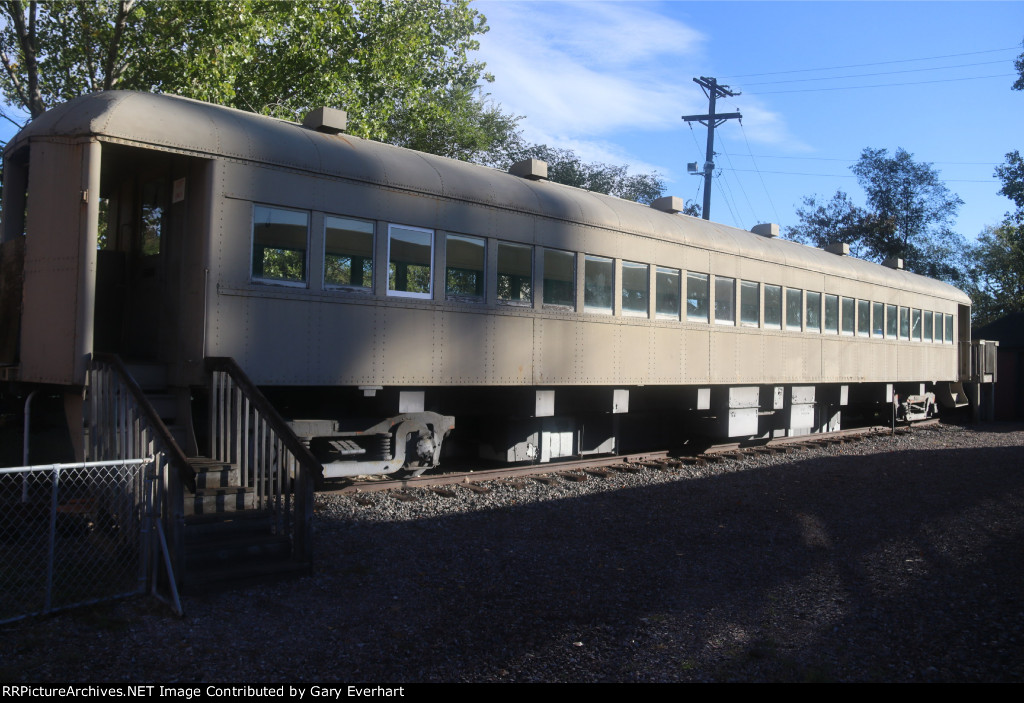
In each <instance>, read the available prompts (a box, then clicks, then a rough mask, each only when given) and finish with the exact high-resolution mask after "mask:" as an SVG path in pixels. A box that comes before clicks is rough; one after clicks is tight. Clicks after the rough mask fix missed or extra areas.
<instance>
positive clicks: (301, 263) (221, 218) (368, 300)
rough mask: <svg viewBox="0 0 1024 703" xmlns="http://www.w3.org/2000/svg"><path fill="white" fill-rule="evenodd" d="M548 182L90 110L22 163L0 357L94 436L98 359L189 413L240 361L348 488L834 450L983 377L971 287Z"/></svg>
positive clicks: (173, 100) (68, 113)
mask: <svg viewBox="0 0 1024 703" xmlns="http://www.w3.org/2000/svg"><path fill="white" fill-rule="evenodd" d="M545 175H546V168H545V166H544V164H543V163H540V162H524V163H522V164H517V166H516V167H514V168H513V169H512V172H510V173H504V172H499V171H496V170H493V169H490V168H485V167H481V166H477V165H473V164H468V163H463V162H459V161H453V160H450V159H445V158H442V157H438V156H433V155H429V154H422V153H418V152H414V151H410V150H407V149H402V148H399V147H394V146H390V145H387V144H380V143H377V142H372V141H366V140H363V139H359V138H355V137H351V136H348V135H346V134H345V133H344V113H340V112H339V111H334V110H327V109H321V110H318V111H316V112H315V113H312V114H311V115H310V116H309V117H308V118H307V119H306V121H305V123H304V124H301V125H300V124H295V123H291V122H285V121H281V120H277V119H271V118H267V117H262V116H259V115H255V114H250V113H246V112H241V111H238V110H233V109H228V108H224V107H219V106H214V105H209V104H205V103H201V102H196V101H193V100H187V99H183V98H177V97H172V96H166V95H153V94H144V93H131V92H106V93H97V94H93V95H89V96H85V97H82V98H79V99H76V100H73V101H71V102H69V103H67V104H64V105H61V106H59V107H56V108H54V109H52V110H50V111H49V112H47V113H46V114H44V115H42V116H40V117H39V118H38V119H36V120H35V121H33V122H32V123H31V124H30V125H29V126H27V127H26V128H25V129H23V130H22V131H21V132H20V133H19V134H18V135H17V136H16V137H15V138H13V139H12V140H11V141H10V142H9V143H8V145H7V147H6V149H5V153H4V190H3V214H4V222H3V251H4V255H5V259H4V262H5V263H4V276H5V279H4V280H5V287H4V293H3V297H4V299H3V301H2V302H3V305H4V307H3V311H4V316H5V317H4V329H3V333H2V340H0V341H2V342H3V348H2V350H0V351H2V354H3V357H2V358H0V362H2V363H4V364H6V366H5V367H4V373H5V375H6V378H7V379H9V380H16V381H18V382H21V383H30V384H55V385H57V386H61V387H64V388H66V389H68V398H69V401H68V407H69V416H71V417H74V416H75V413H76V412H79V411H78V410H77V409H76V408H78V407H80V398H81V395H82V392H81V389H82V388H83V387H85V386H86V384H87V369H88V365H89V359H90V357H91V355H93V354H94V353H98V352H114V353H117V354H119V355H121V356H122V357H124V358H127V359H131V360H134V361H135V362H140V361H141V362H148V363H150V364H158V365H160V367H161V368H163V369H166V379H167V381H166V382H167V385H168V386H170V387H172V388H176V389H179V391H180V395H182V396H185V395H187V396H188V397H190V398H195V397H197V395H201V389H203V388H205V387H206V386H207V384H208V377H207V370H206V367H205V365H204V360H206V359H208V358H210V357H233V358H234V360H235V361H236V362H237V364H238V365H239V366H240V367H241V369H243V370H244V372H245V374H247V375H248V377H249V378H250V379H251V380H252V381H253V383H255V384H256V385H257V386H259V387H260V388H262V389H263V391H264V392H265V394H266V395H267V397H268V398H269V399H270V400H271V402H272V403H274V404H275V406H276V407H277V409H278V410H279V411H280V412H281V414H282V415H283V416H284V417H285V418H287V419H288V420H289V422H290V427H291V428H292V429H293V430H294V431H295V433H296V434H297V435H298V436H299V437H301V438H302V439H303V440H304V441H305V442H306V443H307V444H308V446H309V447H310V448H311V449H312V450H313V451H314V453H315V454H316V455H317V457H318V459H319V460H321V461H322V462H323V463H324V465H325V467H326V473H327V475H328V476H341V475H352V474H362V473H370V472H391V471H395V470H397V469H400V468H403V467H405V468H410V467H412V468H418V469H422V468H425V467H429V466H433V465H436V464H437V463H438V461H439V459H440V457H441V452H442V445H443V444H444V443H447V444H448V445H449V446H451V447H453V449H449V450H446V451H454V450H455V449H459V448H461V449H463V450H466V448H467V447H469V448H470V450H471V451H473V452H477V451H479V452H481V453H482V454H484V455H485V456H494V457H498V458H501V459H505V460H511V461H526V460H531V461H532V460H536V461H546V460H549V459H552V458H556V457H559V456H566V455H580V454H586V453H589V452H610V451H615V450H621V449H623V443H624V442H629V441H631V438H640V437H647V436H652V437H653V436H661V437H664V436H666V435H667V436H669V437H681V436H689V435H696V434H711V435H718V436H725V437H734V438H738V439H745V438H756V437H764V436H771V435H777V434H800V433H810V432H817V431H822V430H825V429H829V428H832V429H834V428H838V427H839V426H840V424H841V423H842V420H843V417H844V414H847V413H849V412H850V411H851V410H852V409H853V408H857V409H858V412H859V411H860V410H862V409H864V408H868V409H869V410H870V409H872V408H876V407H883V408H886V407H888V404H890V403H892V402H893V399H894V397H897V398H898V397H900V396H902V397H904V398H905V397H907V396H913V397H914V399H915V400H916V401H917V402H918V403H920V404H921V405H920V407H919V410H920V412H922V413H929V412H931V411H932V405H933V401H934V399H936V398H937V399H938V400H940V401H944V402H945V403H947V404H962V403H964V402H966V400H967V394H966V392H965V386H964V385H963V384H964V382H966V381H972V380H978V377H977V375H971V372H970V370H969V368H968V367H969V361H964V357H963V354H965V353H968V352H969V345H967V344H966V343H967V342H969V335H970V300H969V299H968V297H967V296H966V295H965V294H964V293H962V292H961V291H959V290H957V289H956V288H954V287H952V286H950V285H947V284H945V283H942V282H940V281H935V280H930V279H927V278H924V277H922V276H918V275H915V274H912V273H909V272H907V271H904V270H901V268H900V267H899V265H898V264H894V265H893V266H892V267H885V266H880V265H877V264H873V263H869V262H866V261H861V260H857V259H855V258H852V257H850V256H846V255H844V254H845V251H843V250H842V249H836V250H835V251H834V252H828V251H822V250H818V249H814V248H810V247H807V246H803V245H800V244H796V243H793V242H789V241H784V240H781V239H778V238H777V227H773V226H759V227H756V228H755V231H753V232H746V231H741V230H737V229H734V228H731V227H726V226H724V225H720V224H715V223H712V222H706V221H703V220H699V219H695V218H692V217H688V216H685V215H682V214H679V212H678V211H679V209H680V205H679V202H678V199H675V198H663V199H661V200H660V201H658V202H656V203H655V204H654V205H653V206H651V207H648V206H644V205H640V204H637V203H634V202H629V201H624V200H620V199H617V198H614V197H609V196H604V195H598V194H595V193H591V192H587V191H582V190H578V189H575V188H571V187H567V186H563V185H559V184H556V183H551V182H549V181H547V180H546V178H545ZM22 235H25V236H22ZM19 309H20V311H21V312H20V314H18V310H19ZM964 349H967V352H965V351H964ZM133 368H140V367H133ZM140 373H141V372H140ZM989 380H991V379H989ZM185 405H188V406H189V407H188V410H189V411H191V410H193V409H195V407H198V405H197V404H194V403H193V404H191V405H190V404H188V403H185ZM186 414H187V412H186ZM79 422H80V420H79ZM188 424H190V425H191V426H192V427H199V423H191V422H190V423H188ZM452 428H456V429H455V430H454V431H452ZM204 441H205V438H204V432H203V430H202V429H199V430H198V431H197V432H195V433H189V432H186V433H185V435H184V437H183V439H181V442H182V443H184V444H185V445H187V449H186V452H195V451H197V449H201V448H202V445H203V443H204ZM636 441H639V439H637V440H636Z"/></svg>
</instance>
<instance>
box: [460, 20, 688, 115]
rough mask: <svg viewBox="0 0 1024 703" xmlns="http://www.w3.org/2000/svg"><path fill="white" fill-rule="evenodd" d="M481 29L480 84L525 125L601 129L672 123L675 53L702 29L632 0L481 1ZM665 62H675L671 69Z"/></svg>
mask: <svg viewBox="0 0 1024 703" xmlns="http://www.w3.org/2000/svg"><path fill="white" fill-rule="evenodd" d="M476 6H477V8H478V9H480V10H481V11H482V12H484V14H485V15H487V18H488V23H489V24H490V26H491V31H490V32H489V33H488V34H486V35H485V36H484V37H482V38H481V52H480V56H481V58H483V59H484V60H485V61H486V62H487V68H488V71H490V72H491V73H493V74H494V75H495V76H496V78H497V80H496V82H495V83H493V84H491V85H490V86H488V90H489V91H490V92H491V93H492V95H493V96H494V97H495V99H496V100H497V101H498V102H500V103H501V104H502V105H503V106H504V107H505V108H506V109H507V110H510V111H512V112H515V113H517V114H522V115H526V116H527V121H526V124H525V125H524V126H525V127H527V130H528V132H529V131H530V130H537V131H539V132H547V133H551V132H557V131H567V130H571V131H572V132H573V133H576V134H580V135H600V134H607V133H609V132H611V131H614V130H616V129H619V128H624V127H628V128H646V129H657V128H663V127H665V126H666V125H668V124H675V121H676V120H678V119H679V115H681V114H683V113H682V112H681V110H682V111H685V110H686V109H688V108H691V107H692V108H693V109H699V105H700V101H699V100H696V99H693V96H691V102H692V103H693V104H692V105H687V99H686V97H685V96H686V94H687V93H692V91H684V90H682V89H681V88H682V87H683V86H682V85H681V82H682V80H688V78H685V79H680V78H679V77H680V76H688V74H687V73H686V72H685V70H684V69H683V68H682V67H681V63H682V62H683V60H684V59H687V58H691V59H692V57H693V56H694V55H697V54H699V53H700V51H701V48H702V46H703V43H704V39H703V37H702V35H701V34H700V33H699V32H697V31H695V30H693V29H691V28H690V27H687V26H686V25H684V24H682V23H680V22H678V21H676V20H672V19H670V18H666V17H664V16H662V15H659V14H657V13H654V12H652V11H650V10H648V9H646V8H644V7H642V6H640V5H638V4H633V3H625V4H621V3H620V4H611V3H587V2H557V3H555V2H550V3H548V2H487V3H478V4H477V5H476ZM672 66H679V70H674V69H672V68H671V67H672Z"/></svg>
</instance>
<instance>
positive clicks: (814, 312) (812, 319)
mask: <svg viewBox="0 0 1024 703" xmlns="http://www.w3.org/2000/svg"><path fill="white" fill-rule="evenodd" d="M807 331H808V332H821V293H815V292H812V291H807Z"/></svg>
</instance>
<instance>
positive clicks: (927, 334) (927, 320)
mask: <svg viewBox="0 0 1024 703" xmlns="http://www.w3.org/2000/svg"><path fill="white" fill-rule="evenodd" d="M924 341H926V342H930V341H932V311H931V310H925V311H924Z"/></svg>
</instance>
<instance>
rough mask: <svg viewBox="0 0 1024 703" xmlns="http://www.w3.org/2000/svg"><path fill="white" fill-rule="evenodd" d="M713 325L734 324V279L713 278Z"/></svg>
mask: <svg viewBox="0 0 1024 703" xmlns="http://www.w3.org/2000/svg"><path fill="white" fill-rule="evenodd" d="M715 324H716V325H735V324H736V279H735V278H725V277H723V276H715Z"/></svg>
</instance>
